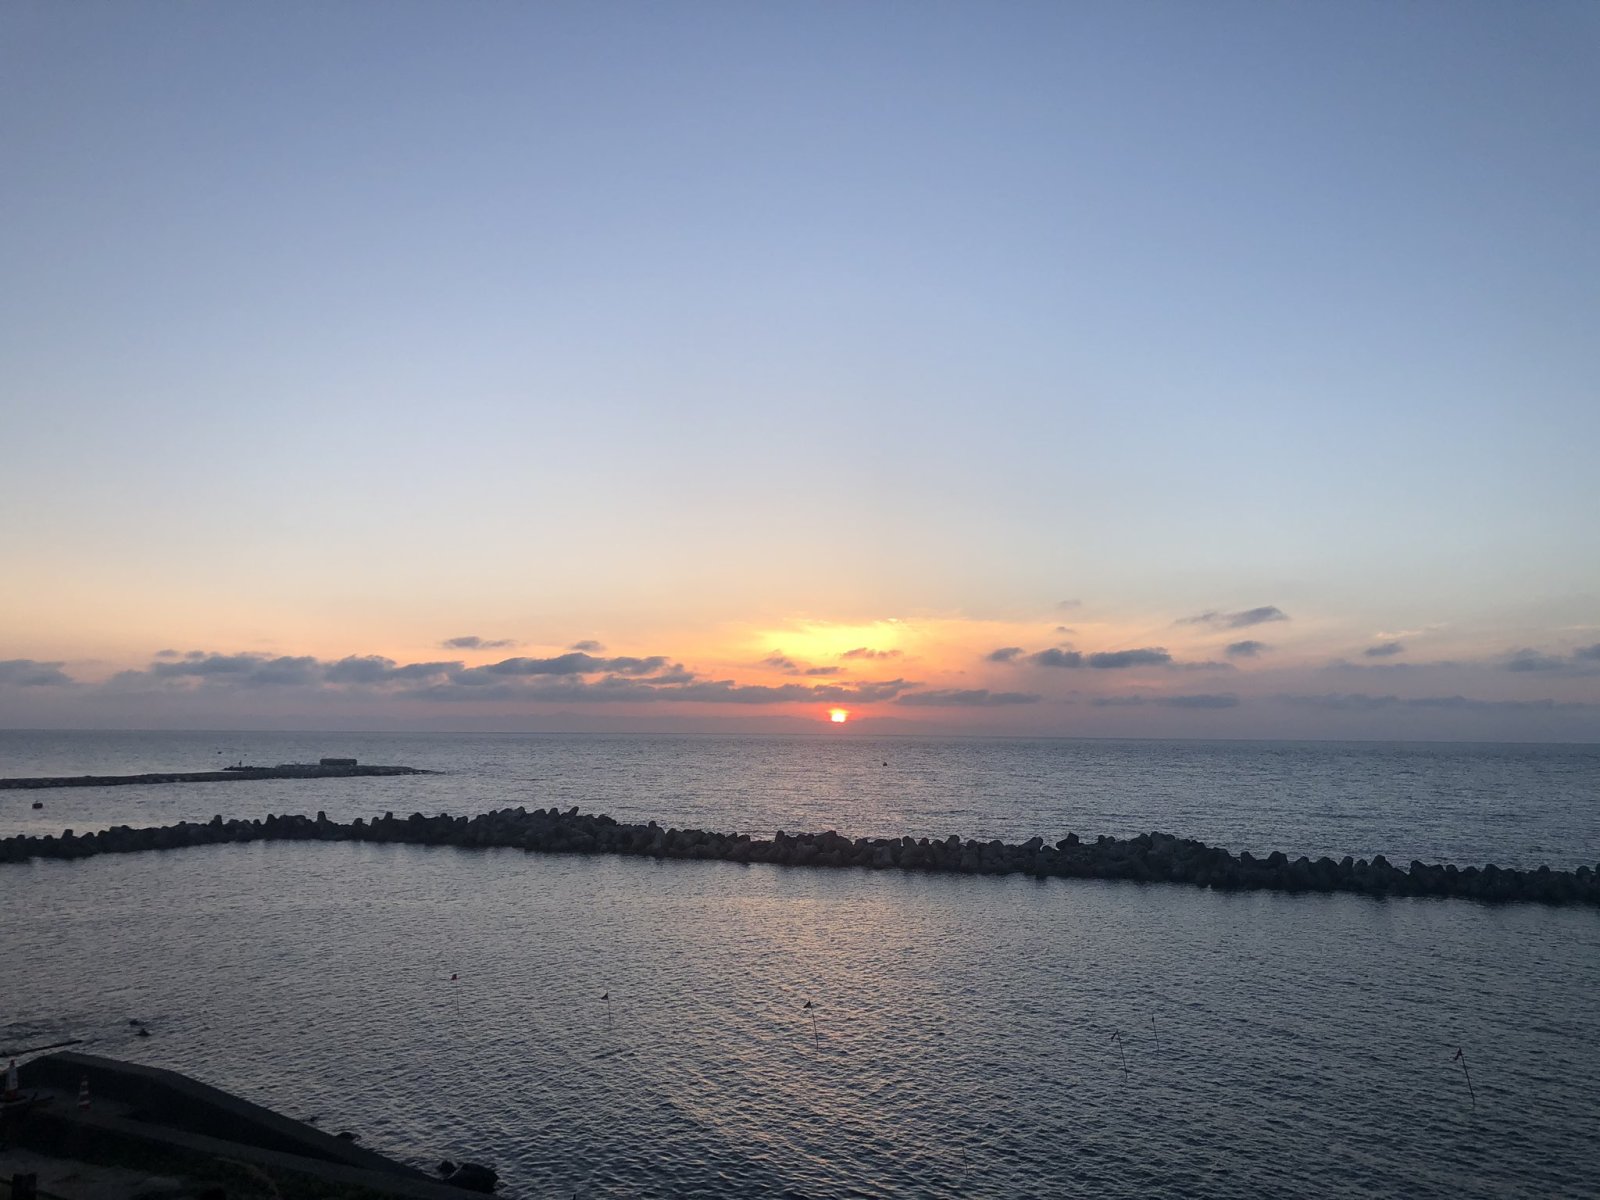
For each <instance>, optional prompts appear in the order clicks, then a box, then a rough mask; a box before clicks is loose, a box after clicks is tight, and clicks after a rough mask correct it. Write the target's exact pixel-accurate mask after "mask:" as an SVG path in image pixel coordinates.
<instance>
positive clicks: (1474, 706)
mask: <svg viewBox="0 0 1600 1200" xmlns="http://www.w3.org/2000/svg"><path fill="white" fill-rule="evenodd" d="M1277 699H1278V700H1279V701H1281V702H1282V703H1284V704H1291V705H1294V706H1295V707H1297V708H1315V709H1323V710H1327V711H1332V712H1377V711H1381V710H1385V709H1446V710H1455V711H1468V712H1471V711H1475V712H1486V713H1494V712H1503V713H1517V712H1589V711H1600V704H1595V703H1591V702H1589V701H1573V700H1556V699H1544V700H1481V699H1475V698H1473V697H1470V696H1460V695H1455V696H1412V697H1401V696H1395V695H1376V696H1375V695H1371V694H1368V693H1365V692H1329V693H1325V694H1322V695H1292V694H1282V695H1279V696H1278V697H1277Z"/></svg>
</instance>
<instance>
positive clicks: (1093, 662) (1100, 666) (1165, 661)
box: [1028, 646, 1172, 671]
mask: <svg viewBox="0 0 1600 1200" xmlns="http://www.w3.org/2000/svg"><path fill="white" fill-rule="evenodd" d="M1028 661H1029V662H1031V663H1032V664H1033V665H1034V666H1036V667H1060V668H1065V669H1075V668H1078V667H1089V668H1091V669H1096V670H1102V671H1117V670H1124V669H1126V668H1128V667H1164V666H1170V665H1171V664H1172V655H1171V654H1169V653H1168V652H1167V651H1166V650H1165V649H1163V648H1162V647H1160V646H1145V647H1141V648H1140V649H1137V650H1101V651H1097V652H1095V653H1093V654H1084V653H1083V652H1082V651H1080V650H1063V649H1061V648H1059V647H1052V648H1050V649H1049V650H1040V651H1039V652H1038V653H1037V654H1030V655H1029V656H1028Z"/></svg>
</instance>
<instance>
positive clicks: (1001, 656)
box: [984, 646, 1022, 663]
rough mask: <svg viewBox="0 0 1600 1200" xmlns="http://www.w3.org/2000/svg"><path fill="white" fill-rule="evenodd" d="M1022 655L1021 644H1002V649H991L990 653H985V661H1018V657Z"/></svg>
mask: <svg viewBox="0 0 1600 1200" xmlns="http://www.w3.org/2000/svg"><path fill="white" fill-rule="evenodd" d="M1021 657H1022V647H1021V646H1001V647H1000V649H998V650H991V651H989V653H988V654H986V655H984V659H985V661H987V662H994V663H1010V662H1016V661H1017V659H1019V658H1021Z"/></svg>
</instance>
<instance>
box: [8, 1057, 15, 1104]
mask: <svg viewBox="0 0 1600 1200" xmlns="http://www.w3.org/2000/svg"><path fill="white" fill-rule="evenodd" d="M5 1098H6V1101H7V1102H8V1103H9V1102H10V1101H12V1100H15V1099H17V1060H16V1059H14V1058H13V1059H12V1060H11V1065H10V1066H9V1067H7V1068H6V1094H5Z"/></svg>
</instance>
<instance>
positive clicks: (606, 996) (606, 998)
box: [600, 988, 611, 1029]
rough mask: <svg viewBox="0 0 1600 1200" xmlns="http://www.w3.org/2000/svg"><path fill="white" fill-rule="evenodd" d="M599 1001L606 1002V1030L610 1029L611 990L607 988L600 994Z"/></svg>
mask: <svg viewBox="0 0 1600 1200" xmlns="http://www.w3.org/2000/svg"><path fill="white" fill-rule="evenodd" d="M600 999H602V1000H604V1001H605V1002H606V1028H607V1029H609V1028H611V989H610V988H607V989H606V990H605V991H604V992H602V993H601V994H600Z"/></svg>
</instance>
